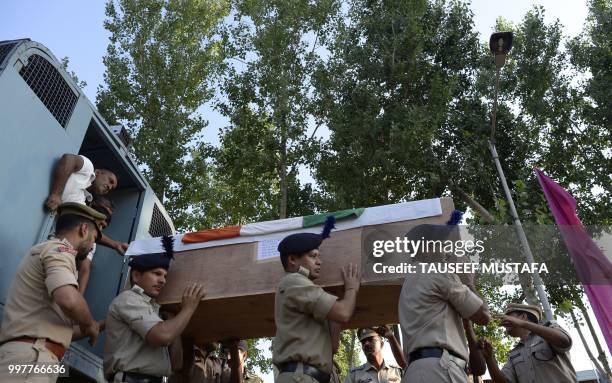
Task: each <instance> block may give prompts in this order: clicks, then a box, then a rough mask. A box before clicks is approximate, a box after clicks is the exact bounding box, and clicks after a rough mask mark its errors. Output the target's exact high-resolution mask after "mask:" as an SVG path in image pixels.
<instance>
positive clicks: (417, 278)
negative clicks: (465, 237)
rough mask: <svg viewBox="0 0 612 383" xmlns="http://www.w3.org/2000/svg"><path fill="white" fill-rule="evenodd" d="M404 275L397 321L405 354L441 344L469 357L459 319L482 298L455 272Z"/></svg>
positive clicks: (472, 311) (465, 358)
mask: <svg viewBox="0 0 612 383" xmlns="http://www.w3.org/2000/svg"><path fill="white" fill-rule="evenodd" d="M420 270H421V267H420V266H419V265H417V268H416V271H417V272H416V273H414V274H407V275H406V279H405V280H404V285H403V286H402V292H401V293H400V299H399V306H398V311H399V321H400V324H401V328H402V335H403V339H404V353H405V355H409V354H410V353H411V352H413V351H415V350H417V349H419V348H421V347H441V348H444V349H447V350H448V351H452V352H454V353H456V354H457V355H460V356H461V357H462V358H463V359H464V360H466V361H467V360H468V347H467V341H466V338H465V331H464V330H463V322H462V320H461V318H469V317H471V316H472V315H474V314H475V313H476V312H477V311H478V309H479V308H480V306H481V305H482V299H480V298H479V297H478V296H477V295H476V294H474V293H473V292H472V291H471V290H470V289H469V288H468V287H467V286H466V285H464V284H463V283H461V280H460V279H459V277H458V276H457V275H455V274H447V273H444V274H442V273H440V274H434V273H421V272H420Z"/></svg>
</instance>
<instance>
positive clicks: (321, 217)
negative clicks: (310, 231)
mask: <svg viewBox="0 0 612 383" xmlns="http://www.w3.org/2000/svg"><path fill="white" fill-rule="evenodd" d="M364 211H365V208H364V207H361V208H358V209H346V210H339V211H334V212H332V213H324V214H313V215H307V216H304V220H303V221H302V227H311V226H317V225H323V224H324V223H325V220H326V219H327V217H328V216H330V215H333V216H334V217H336V221H339V220H341V219H346V218H357V217H359V216H360V215H361V214H363V212H364Z"/></svg>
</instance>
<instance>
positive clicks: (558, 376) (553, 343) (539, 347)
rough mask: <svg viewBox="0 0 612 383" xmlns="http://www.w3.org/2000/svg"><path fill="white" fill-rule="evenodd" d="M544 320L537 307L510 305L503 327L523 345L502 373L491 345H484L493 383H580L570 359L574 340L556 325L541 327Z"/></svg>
mask: <svg viewBox="0 0 612 383" xmlns="http://www.w3.org/2000/svg"><path fill="white" fill-rule="evenodd" d="M541 319H542V310H540V308H539V307H537V306H532V305H522V304H517V303H511V304H509V305H508V307H507V308H506V311H505V315H503V316H502V317H501V325H502V326H504V327H505V328H506V332H507V333H508V335H510V336H512V337H517V338H520V342H519V344H518V345H517V346H516V347H515V348H514V349H513V350H512V351H510V353H509V354H508V362H507V363H506V364H505V365H504V367H503V368H502V370H501V371H500V370H499V367H498V365H497V360H496V359H495V353H494V352H493V349H492V346H491V343H489V342H488V341H486V340H485V341H482V342H481V346H482V347H483V354H484V357H485V360H486V362H487V366H488V367H489V374H491V378H492V380H493V382H494V383H537V382H555V383H575V382H577V379H576V371H575V370H574V367H573V366H572V363H571V362H570V356H569V350H570V348H571V347H572V338H571V337H570V336H569V334H568V333H567V331H565V330H564V329H563V328H561V326H559V325H558V324H557V323H556V322H552V321H549V322H546V323H544V324H543V325H541V324H539V322H540V320H541Z"/></svg>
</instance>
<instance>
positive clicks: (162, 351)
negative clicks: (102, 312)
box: [104, 285, 171, 377]
mask: <svg viewBox="0 0 612 383" xmlns="http://www.w3.org/2000/svg"><path fill="white" fill-rule="evenodd" d="M159 322H162V319H161V318H160V317H159V305H158V304H157V303H155V301H154V300H153V299H152V298H151V297H150V296H148V295H146V294H145V293H144V290H143V289H142V288H141V287H140V286H138V285H134V286H132V288H131V289H129V290H124V291H122V292H121V293H120V294H119V295H117V296H116V297H115V299H113V301H112V302H111V304H110V307H109V308H108V314H107V316H106V342H105V343H104V374H105V375H106V376H109V377H110V376H112V375H113V374H115V373H117V372H119V371H125V372H138V373H141V374H148V375H153V376H168V375H170V373H171V366H170V355H169V353H168V347H156V346H151V345H149V344H148V343H147V342H146V341H145V337H146V336H147V333H148V332H149V330H151V328H153V326H155V325H156V324H158V323H159Z"/></svg>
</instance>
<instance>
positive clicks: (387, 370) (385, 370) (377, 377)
mask: <svg viewBox="0 0 612 383" xmlns="http://www.w3.org/2000/svg"><path fill="white" fill-rule="evenodd" d="M401 380H402V369H401V368H399V367H398V366H395V365H391V364H390V365H387V363H386V362H383V365H382V366H381V367H380V370H377V369H376V367H374V366H373V365H371V364H370V363H369V362H366V363H365V364H362V365H361V366H359V367H355V368H351V370H350V371H349V373H348V375H347V376H346V379H345V380H344V383H400V381H401Z"/></svg>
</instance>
